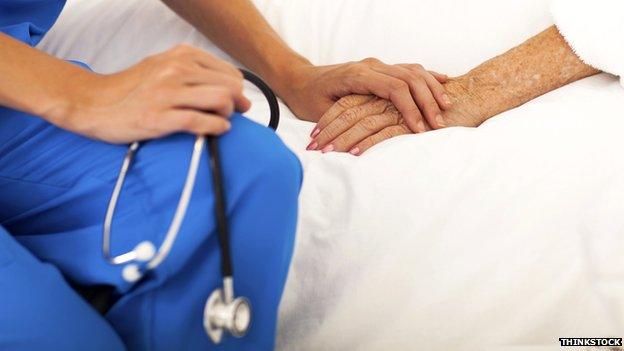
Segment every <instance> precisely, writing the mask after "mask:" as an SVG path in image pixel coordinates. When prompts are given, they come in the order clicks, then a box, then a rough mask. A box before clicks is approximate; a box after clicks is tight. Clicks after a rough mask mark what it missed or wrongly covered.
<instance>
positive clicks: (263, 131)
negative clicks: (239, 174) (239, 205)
mask: <svg viewBox="0 0 624 351" xmlns="http://www.w3.org/2000/svg"><path fill="white" fill-rule="evenodd" d="M232 123H233V128H232V132H231V133H232V134H233V135H232V136H233V137H235V138H233V139H235V141H234V142H235V143H236V144H237V146H236V149H237V155H238V157H239V158H240V159H239V160H238V162H239V163H240V164H241V165H243V166H244V168H248V169H249V174H250V176H251V177H253V178H254V181H255V180H257V181H258V182H257V184H262V186H267V187H274V188H277V189H279V190H280V191H282V192H283V191H287V192H289V193H291V194H292V195H293V196H294V198H297V197H298V195H299V189H300V187H301V181H302V168H301V163H300V162H299V159H298V158H297V156H295V154H294V153H293V152H292V151H290V149H288V147H287V146H286V145H285V144H284V143H283V142H282V140H281V139H280V138H279V137H278V136H277V135H276V134H275V132H273V131H272V130H270V129H268V128H266V127H264V126H261V125H258V124H257V123H255V122H252V121H250V120H248V119H247V118H245V117H242V116H235V117H233V120H232Z"/></svg>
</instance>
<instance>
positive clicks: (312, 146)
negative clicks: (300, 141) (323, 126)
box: [306, 140, 318, 151]
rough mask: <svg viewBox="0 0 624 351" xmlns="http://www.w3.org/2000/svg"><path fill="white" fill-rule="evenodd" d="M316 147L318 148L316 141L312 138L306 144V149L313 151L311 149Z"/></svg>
mask: <svg viewBox="0 0 624 351" xmlns="http://www.w3.org/2000/svg"><path fill="white" fill-rule="evenodd" d="M317 148H318V143H317V142H316V141H314V140H312V142H311V143H310V145H308V147H306V150H308V151H313V150H316V149H317Z"/></svg>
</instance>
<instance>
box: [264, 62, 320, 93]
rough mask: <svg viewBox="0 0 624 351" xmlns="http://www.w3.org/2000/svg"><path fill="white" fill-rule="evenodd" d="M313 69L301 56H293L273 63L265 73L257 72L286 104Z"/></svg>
mask: <svg viewBox="0 0 624 351" xmlns="http://www.w3.org/2000/svg"><path fill="white" fill-rule="evenodd" d="M313 68H314V65H312V63H310V61H308V60H307V59H306V58H304V57H303V56H300V55H297V54H293V55H292V56H290V57H289V58H288V59H285V60H282V61H281V62H278V61H276V62H275V63H273V64H272V65H271V66H270V67H269V68H268V69H267V70H266V72H259V73H260V74H261V76H263V77H264V78H265V79H266V81H267V83H268V84H269V86H270V87H271V88H272V89H273V90H274V91H275V93H276V94H277V95H278V96H279V97H280V98H282V100H284V101H285V102H286V103H288V101H289V100H290V98H291V96H292V95H293V93H294V90H296V89H297V87H299V86H300V85H301V84H302V82H303V81H305V77H306V76H307V73H308V72H311V70H312V69H313Z"/></svg>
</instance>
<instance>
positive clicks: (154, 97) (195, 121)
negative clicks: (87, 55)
mask: <svg viewBox="0 0 624 351" xmlns="http://www.w3.org/2000/svg"><path fill="white" fill-rule="evenodd" d="M74 88H75V89H74V91H72V92H71V94H68V96H70V98H69V100H68V102H67V104H66V105H65V107H64V108H61V109H58V110H57V111H55V112H56V113H54V114H53V116H50V118H49V119H50V121H51V122H52V123H55V124H57V125H59V126H60V127H62V128H65V129H69V130H71V131H73V132H76V133H79V134H82V135H86V136H88V137H92V138H95V139H100V140H104V141H107V142H111V143H129V142H133V141H139V140H145V139H152V138H157V137H161V136H165V135H168V134H171V133H175V132H189V133H192V134H207V135H219V134H222V133H224V132H226V131H227V130H229V128H230V122H229V121H228V117H229V116H230V115H232V113H233V112H234V111H239V112H245V111H247V110H248V109H249V108H250V106H251V103H250V102H249V100H247V98H245V97H244V96H243V76H242V74H241V73H240V72H239V71H238V69H236V68H235V67H234V66H232V65H230V64H229V63H226V62H224V61H222V60H220V59H218V58H216V57H214V56H212V55H210V54H208V53H206V52H204V51H203V50H200V49H197V48H193V47H191V46H188V45H179V46H177V47H175V48H173V49H171V50H168V51H166V52H164V53H161V54H158V55H154V56H151V57H148V58H146V59H144V60H143V61H141V62H140V63H138V64H137V65H135V66H133V67H131V68H129V69H127V70H125V71H122V72H119V73H116V74H112V75H92V77H91V78H89V79H88V80H87V81H86V82H84V83H83V84H82V85H81V86H76V87H74Z"/></svg>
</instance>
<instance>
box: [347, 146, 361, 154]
mask: <svg viewBox="0 0 624 351" xmlns="http://www.w3.org/2000/svg"><path fill="white" fill-rule="evenodd" d="M349 153H350V154H351V155H353V156H359V155H360V148H359V147H354V148H353V149H351V151H349Z"/></svg>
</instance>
